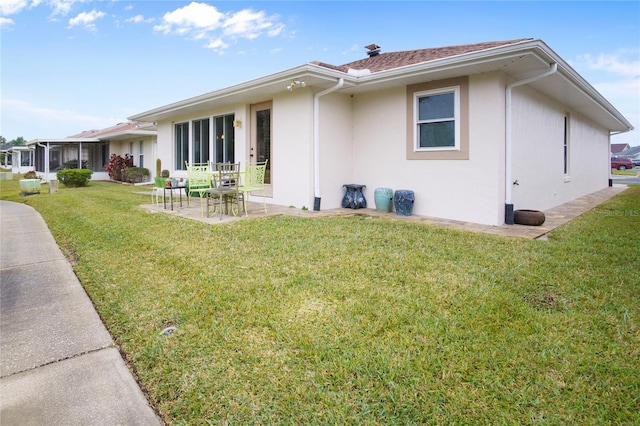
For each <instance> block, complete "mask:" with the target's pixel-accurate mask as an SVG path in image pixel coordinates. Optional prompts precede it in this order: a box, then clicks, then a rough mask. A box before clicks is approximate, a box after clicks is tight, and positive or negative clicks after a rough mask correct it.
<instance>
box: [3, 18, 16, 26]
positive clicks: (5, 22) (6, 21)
mask: <svg viewBox="0 0 640 426" xmlns="http://www.w3.org/2000/svg"><path fill="white" fill-rule="evenodd" d="M13 24H14V22H13V19H9V18H0V28H8V27H10V26H12V25H13Z"/></svg>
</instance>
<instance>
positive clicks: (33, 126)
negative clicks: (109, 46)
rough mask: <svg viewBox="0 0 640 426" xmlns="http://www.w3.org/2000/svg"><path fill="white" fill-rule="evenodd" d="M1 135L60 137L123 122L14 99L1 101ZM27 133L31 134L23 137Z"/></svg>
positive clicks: (11, 136)
mask: <svg viewBox="0 0 640 426" xmlns="http://www.w3.org/2000/svg"><path fill="white" fill-rule="evenodd" d="M1 105H2V113H3V117H2V121H3V123H2V124H3V126H2V127H3V129H2V131H3V136H5V137H6V138H7V140H11V139H14V138H16V137H19V136H23V137H24V138H25V139H27V140H31V139H34V138H43V137H48V138H49V137H51V138H63V137H67V136H69V135H73V134H77V133H79V132H80V131H82V129H102V128H105V127H109V126H112V125H113V124H114V123H119V122H121V121H123V119H122V117H120V118H112V117H108V118H105V117H97V116H92V115H87V114H80V113H78V112H76V111H70V110H65V109H55V108H46V107H41V106H36V105H33V104H31V103H29V102H25V101H22V100H18V99H4V98H3V99H2V103H1ZM26 132H30V133H31V134H27V133H26Z"/></svg>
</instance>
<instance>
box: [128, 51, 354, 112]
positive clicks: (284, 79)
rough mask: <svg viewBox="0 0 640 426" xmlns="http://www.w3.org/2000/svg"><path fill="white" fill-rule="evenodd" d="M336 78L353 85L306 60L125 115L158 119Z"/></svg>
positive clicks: (318, 85) (326, 83)
mask: <svg viewBox="0 0 640 426" xmlns="http://www.w3.org/2000/svg"><path fill="white" fill-rule="evenodd" d="M339 78H344V79H345V85H346V86H349V85H352V84H353V83H352V82H347V80H351V79H350V78H348V77H347V76H346V74H344V73H342V72H340V71H336V70H331V69H328V68H325V67H322V66H319V65H316V64H312V63H307V64H304V65H300V66H297V67H295V68H290V69H287V70H284V71H281V72H278V73H275V74H270V75H267V76H264V77H261V78H257V79H254V80H250V81H247V82H243V83H240V84H236V85H233V86H229V87H225V88H222V89H219V90H215V91H212V92H208V93H205V94H203V95H199V96H196V97H192V98H188V99H185V100H182V101H179V102H174V103H171V104H168V105H165V106H162V107H159V108H154V109H152V110H149V111H145V112H143V113H140V114H136V115H132V116H131V117H128V119H129V120H131V121H149V122H157V121H161V120H163V119H166V118H167V117H171V116H175V115H179V114H181V113H182V111H185V110H189V109H198V108H201V109H206V108H207V107H210V106H213V105H214V104H216V103H226V102H228V103H232V102H233V101H234V100H235V101H237V102H242V101H251V102H257V101H258V100H266V99H268V98H269V97H272V96H273V95H274V94H277V93H281V92H286V91H287V86H288V85H289V84H290V82H291V80H294V79H295V80H307V86H306V87H316V88H326V87H329V86H331V85H333V84H335V82H336V80H337V79H339Z"/></svg>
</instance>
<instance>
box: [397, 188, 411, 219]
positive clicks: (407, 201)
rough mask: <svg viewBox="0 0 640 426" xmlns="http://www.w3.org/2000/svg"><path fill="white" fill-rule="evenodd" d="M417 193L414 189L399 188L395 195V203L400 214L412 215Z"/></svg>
mask: <svg viewBox="0 0 640 426" xmlns="http://www.w3.org/2000/svg"><path fill="white" fill-rule="evenodd" d="M414 201H415V195H414V193H413V191H409V190H406V189H398V190H397V191H396V193H395V194H394V196H393V205H394V207H395V208H396V214H397V215H398V216H411V213H412V212H413V202H414Z"/></svg>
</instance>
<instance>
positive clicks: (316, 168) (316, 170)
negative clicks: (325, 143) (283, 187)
mask: <svg viewBox="0 0 640 426" xmlns="http://www.w3.org/2000/svg"><path fill="white" fill-rule="evenodd" d="M343 85H344V79H343V78H339V79H338V83H337V84H336V85H335V86H333V87H329V88H328V89H326V90H323V91H322V92H318V93H316V94H315V95H313V180H314V189H313V194H314V197H315V198H314V200H313V210H315V211H319V210H320V97H322V96H324V95H327V94H329V93H331V92H335V91H336V90H339V89H341V88H342V86H343Z"/></svg>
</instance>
